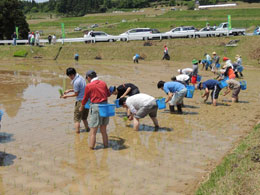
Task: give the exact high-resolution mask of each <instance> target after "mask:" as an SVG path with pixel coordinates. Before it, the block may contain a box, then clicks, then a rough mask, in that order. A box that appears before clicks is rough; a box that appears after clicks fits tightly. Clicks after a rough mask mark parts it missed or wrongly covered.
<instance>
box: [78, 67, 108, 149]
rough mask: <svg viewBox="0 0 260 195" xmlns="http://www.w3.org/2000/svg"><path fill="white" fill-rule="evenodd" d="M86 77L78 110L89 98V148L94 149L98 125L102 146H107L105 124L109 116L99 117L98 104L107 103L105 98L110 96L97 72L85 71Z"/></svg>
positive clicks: (81, 108) (82, 108) (82, 107)
mask: <svg viewBox="0 0 260 195" xmlns="http://www.w3.org/2000/svg"><path fill="white" fill-rule="evenodd" d="M86 79H87V80H88V82H89V84H87V86H86V88H85V94H84V97H83V100H82V105H81V107H80V111H82V110H84V106H85V104H86V103H87V101H88V100H89V99H90V101H91V105H90V118H89V127H90V144H89V147H90V149H94V147H95V145H96V134H97V130H98V128H99V127H100V132H101V134H102V138H103V144H104V148H107V147H108V136H107V125H108V123H109V117H101V116H100V114H99V107H98V105H99V104H107V98H108V97H109V96H110V92H109V90H108V88H107V84H106V83H105V82H104V81H101V80H99V78H98V77H97V73H96V72H95V71H93V70H90V71H88V72H87V73H86Z"/></svg>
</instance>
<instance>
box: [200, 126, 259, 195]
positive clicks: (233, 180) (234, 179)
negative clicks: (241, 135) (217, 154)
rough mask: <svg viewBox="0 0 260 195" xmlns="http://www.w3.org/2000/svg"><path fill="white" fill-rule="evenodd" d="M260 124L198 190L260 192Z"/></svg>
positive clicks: (228, 192)
mask: <svg viewBox="0 0 260 195" xmlns="http://www.w3.org/2000/svg"><path fill="white" fill-rule="evenodd" d="M259 140H260V124H258V125H257V126H256V127H255V128H254V129H253V131H252V132H251V133H250V134H249V135H248V136H247V137H246V138H245V139H244V140H243V141H242V142H241V143H240V144H239V145H238V146H237V147H236V149H235V150H234V151H233V152H231V153H230V154H229V155H227V156H226V157H225V158H224V159H223V161H222V163H221V164H220V165H218V166H217V167H216V169H215V170H214V171H213V172H212V173H211V174H210V176H209V179H208V180H207V181H206V182H205V183H203V184H202V185H201V186H200V187H199V189H198V190H197V191H196V195H204V194H205V195H208V194H244V195H249V194H250V195H251V194H259V193H260V175H259V172H260V144H259Z"/></svg>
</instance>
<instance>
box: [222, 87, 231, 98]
mask: <svg viewBox="0 0 260 195" xmlns="http://www.w3.org/2000/svg"><path fill="white" fill-rule="evenodd" d="M230 91H231V89H230V88H229V87H227V90H226V91H225V92H224V95H223V96H226V95H227V94H229V93H230Z"/></svg>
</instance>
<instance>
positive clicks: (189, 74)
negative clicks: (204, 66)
mask: <svg viewBox="0 0 260 195" xmlns="http://www.w3.org/2000/svg"><path fill="white" fill-rule="evenodd" d="M178 73H180V74H186V75H188V76H191V75H192V73H193V69H192V68H184V69H178Z"/></svg>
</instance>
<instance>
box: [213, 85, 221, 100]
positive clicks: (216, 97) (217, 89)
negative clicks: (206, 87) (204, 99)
mask: <svg viewBox="0 0 260 195" xmlns="http://www.w3.org/2000/svg"><path fill="white" fill-rule="evenodd" d="M220 91H221V88H220V87H219V86H218V85H215V87H214V89H213V90H212V92H211V97H212V98H213V99H218V96H219V92H220Z"/></svg>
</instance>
